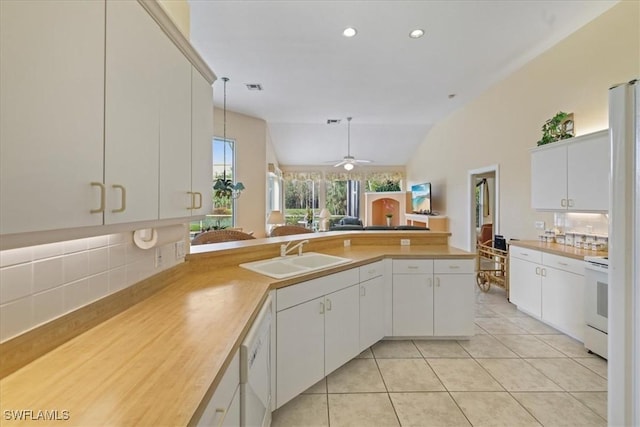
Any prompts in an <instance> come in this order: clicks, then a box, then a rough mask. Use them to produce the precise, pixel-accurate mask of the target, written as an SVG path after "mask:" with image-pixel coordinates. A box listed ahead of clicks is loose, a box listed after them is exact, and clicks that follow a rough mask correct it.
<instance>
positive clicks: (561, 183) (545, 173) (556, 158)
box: [531, 146, 567, 210]
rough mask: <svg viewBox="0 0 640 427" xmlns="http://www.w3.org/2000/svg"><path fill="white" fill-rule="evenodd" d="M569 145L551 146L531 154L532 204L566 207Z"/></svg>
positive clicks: (538, 206)
mask: <svg viewBox="0 0 640 427" xmlns="http://www.w3.org/2000/svg"><path fill="white" fill-rule="evenodd" d="M566 200H567V147H566V146H561V147H549V148H547V149H545V150H540V151H535V152H533V153H532V154H531V206H532V207H533V208H535V209H549V210H561V209H566V208H567V206H566Z"/></svg>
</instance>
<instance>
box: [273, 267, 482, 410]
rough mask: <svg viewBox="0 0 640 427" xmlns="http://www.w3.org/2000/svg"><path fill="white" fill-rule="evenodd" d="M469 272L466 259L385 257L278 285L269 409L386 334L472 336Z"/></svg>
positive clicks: (315, 381)
mask: <svg viewBox="0 0 640 427" xmlns="http://www.w3.org/2000/svg"><path fill="white" fill-rule="evenodd" d="M387 261H389V262H387ZM389 267H392V268H393V272H394V273H397V274H393V283H391V280H390V275H387V274H385V270H389ZM474 270H475V262H474V260H472V259H458V260H453V259H449V260H435V261H434V260H432V259H422V260H393V261H390V260H384V261H378V262H374V263H371V264H368V265H364V266H361V267H358V268H353V269H350V270H346V271H342V272H340V273H336V274H331V275H328V276H325V277H321V278H318V279H313V280H308V281H306V282H302V283H299V284H296V285H292V286H287V287H284V288H281V289H278V290H277V291H276V340H275V342H276V353H275V358H276V362H275V366H276V374H275V378H276V390H275V396H276V403H275V408H279V407H281V406H282V405H284V404H286V403H287V402H289V401H290V400H291V399H293V398H294V397H296V396H297V395H299V394H300V393H302V392H304V391H305V390H306V389H308V388H309V387H311V386H312V385H314V384H315V383H317V382H318V381H320V380H321V379H322V378H324V377H325V376H327V375H329V374H330V373H331V372H333V371H334V370H336V369H337V368H339V367H340V366H342V365H343V364H345V363H346V362H348V361H349V360H351V359H352V358H354V357H355V356H357V355H358V354H359V353H360V352H361V351H362V350H364V349H366V348H368V347H370V346H371V345H373V344H375V343H376V342H378V341H380V340H381V339H382V338H384V337H385V336H399V337H400V336H418V337H428V336H443V337H444V336H447V337H460V336H471V335H473V334H474V325H473V317H474V289H475V280H474V275H473V273H474ZM388 318H391V320H392V325H389V321H388Z"/></svg>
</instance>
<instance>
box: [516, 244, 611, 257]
mask: <svg viewBox="0 0 640 427" xmlns="http://www.w3.org/2000/svg"><path fill="white" fill-rule="evenodd" d="M509 244H510V245H513V246H520V247H521V248H529V249H535V250H538V251H542V252H547V253H550V254H555V255H560V256H566V257H569V258H574V259H579V260H582V259H584V257H585V256H607V255H608V252H607V251H592V250H589V249H578V248H575V247H573V246H565V245H561V244H558V243H543V242H539V241H537V240H512V241H510V242H509Z"/></svg>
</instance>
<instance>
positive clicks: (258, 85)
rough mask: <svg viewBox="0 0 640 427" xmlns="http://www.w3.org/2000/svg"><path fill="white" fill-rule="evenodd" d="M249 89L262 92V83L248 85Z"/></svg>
mask: <svg viewBox="0 0 640 427" xmlns="http://www.w3.org/2000/svg"><path fill="white" fill-rule="evenodd" d="M247 89H249V90H262V85H261V84H260V83H247Z"/></svg>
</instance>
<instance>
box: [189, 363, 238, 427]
mask: <svg viewBox="0 0 640 427" xmlns="http://www.w3.org/2000/svg"><path fill="white" fill-rule="evenodd" d="M238 353H239V352H238V351H236V354H235V355H234V356H233V359H232V360H231V363H230V364H229V366H228V367H227V370H226V371H225V372H224V376H223V377H222V380H220V382H219V383H218V387H216V391H215V392H214V393H213V396H212V397H211V400H209V402H208V403H207V406H205V409H204V412H203V413H202V416H201V417H200V420H198V423H197V424H196V425H197V426H198V427H200V426H210V425H218V424H219V419H222V418H224V417H225V415H226V412H227V409H228V408H229V405H231V401H232V400H233V395H234V393H235V392H236V389H237V388H238V385H239V384H240V356H239V354H238Z"/></svg>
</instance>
